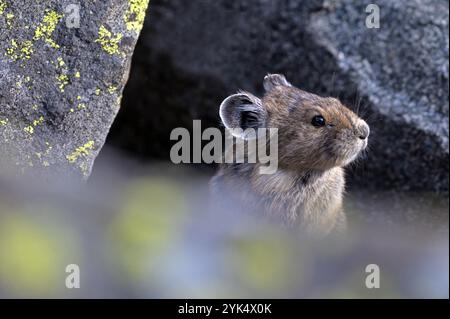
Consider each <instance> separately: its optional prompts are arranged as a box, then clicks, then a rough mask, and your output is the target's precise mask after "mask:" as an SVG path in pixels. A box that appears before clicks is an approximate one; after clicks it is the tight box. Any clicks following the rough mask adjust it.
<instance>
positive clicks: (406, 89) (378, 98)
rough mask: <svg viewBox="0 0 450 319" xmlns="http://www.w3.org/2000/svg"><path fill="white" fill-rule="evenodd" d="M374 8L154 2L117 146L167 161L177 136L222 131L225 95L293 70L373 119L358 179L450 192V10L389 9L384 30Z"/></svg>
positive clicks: (412, 4) (433, 4) (430, 6)
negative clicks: (194, 129)
mask: <svg viewBox="0 0 450 319" xmlns="http://www.w3.org/2000/svg"><path fill="white" fill-rule="evenodd" d="M367 4H368V3H367ZM367 4H365V3H363V2H355V1H300V0H285V1H263V0H246V1H239V2H237V1H229V0H217V1H200V0H193V1H189V2H186V1H181V0H171V1H164V0H154V2H153V3H152V5H153V6H152V10H151V12H150V15H149V17H148V21H151V23H146V26H145V28H144V31H143V36H142V38H141V40H140V43H139V45H138V48H137V53H136V55H135V59H134V61H135V62H134V64H133V71H132V77H131V78H130V81H129V84H128V86H127V90H126V93H125V98H124V105H125V106H124V108H123V109H122V111H121V112H120V113H119V116H118V121H117V122H116V123H115V125H114V126H113V130H112V136H111V142H112V143H114V144H116V145H120V146H122V147H124V148H126V149H128V150H130V151H133V152H137V153H139V154H141V155H144V156H147V157H154V156H157V157H163V158H167V157H168V154H169V150H170V146H171V144H170V143H169V138H168V137H169V134H170V131H171V129H172V128H174V127H176V126H184V127H190V126H191V125H192V119H193V118H194V119H202V120H203V124H204V126H206V125H212V126H217V125H218V123H219V119H218V117H217V113H218V107H219V104H220V102H221V100H222V99H223V98H224V97H226V96H227V95H228V94H231V93H234V92H235V91H236V90H238V89H245V90H250V91H257V92H261V89H262V85H261V82H262V78H263V76H264V75H265V74H266V73H275V72H281V73H285V74H286V75H287V77H288V79H289V80H290V81H292V82H293V83H295V84H296V85H298V86H299V87H301V88H303V89H305V90H309V91H312V92H315V93H318V94H322V95H333V96H339V97H340V98H341V99H342V100H343V101H344V102H345V103H347V104H348V105H349V106H350V107H354V108H355V109H357V110H359V111H360V113H361V114H362V115H363V116H364V117H365V118H366V119H367V120H368V122H369V124H370V125H371V128H372V135H371V139H370V152H369V154H368V158H367V159H366V160H364V161H362V162H361V163H360V164H358V165H357V166H355V167H353V168H352V169H350V170H349V171H350V174H351V175H352V176H353V177H354V178H353V181H354V182H358V184H363V185H364V186H365V187H383V188H384V187H389V188H404V189H424V190H448V155H449V153H448V152H449V148H448V83H449V78H448V2H446V1H409V0H402V1H388V0H384V1H381V0H380V1H377V4H378V5H379V7H380V13H381V20H380V23H381V28H379V29H368V28H366V26H365V20H366V17H367V15H368V13H366V11H365V9H366V5H367ZM137 114H139V115H138V116H137ZM136 118H138V121H136Z"/></svg>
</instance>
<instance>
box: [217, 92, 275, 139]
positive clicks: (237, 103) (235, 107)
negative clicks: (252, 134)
mask: <svg viewBox="0 0 450 319" xmlns="http://www.w3.org/2000/svg"><path fill="white" fill-rule="evenodd" d="M219 115H220V118H221V119H222V122H223V124H224V125H225V127H226V128H227V129H230V130H231V133H232V134H233V135H234V136H236V137H240V138H247V136H248V134H246V133H245V132H244V131H245V130H247V129H254V130H257V129H258V128H261V127H265V124H266V118H267V112H266V110H265V108H264V107H263V106H262V103H261V100H260V99H259V98H257V97H256V96H254V95H252V94H250V93H247V92H240V93H238V94H233V95H231V96H229V97H227V98H226V99H225V100H224V101H223V102H222V104H221V105H220V110H219Z"/></svg>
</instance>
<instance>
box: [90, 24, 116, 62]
mask: <svg viewBox="0 0 450 319" xmlns="http://www.w3.org/2000/svg"><path fill="white" fill-rule="evenodd" d="M122 37H123V35H122V34H121V33H118V34H116V35H113V34H112V33H111V32H110V31H108V29H106V28H105V26H103V25H102V26H100V28H99V30H98V38H97V40H95V42H98V43H100V45H101V46H102V49H103V50H104V51H105V52H106V53H108V54H111V55H113V54H119V43H120V41H121V40H122Z"/></svg>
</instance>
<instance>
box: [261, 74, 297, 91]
mask: <svg viewBox="0 0 450 319" xmlns="http://www.w3.org/2000/svg"><path fill="white" fill-rule="evenodd" d="M277 86H288V87H289V86H292V84H291V83H289V82H288V81H287V80H286V77H285V76H284V75H282V74H267V75H266V76H265V77H264V89H265V90H266V92H269V91H271V90H273V89H274V88H275V87H277Z"/></svg>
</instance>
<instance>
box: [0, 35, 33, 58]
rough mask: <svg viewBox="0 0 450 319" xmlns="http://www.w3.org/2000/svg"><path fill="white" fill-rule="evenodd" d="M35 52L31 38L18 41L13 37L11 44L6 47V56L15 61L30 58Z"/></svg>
mask: <svg viewBox="0 0 450 319" xmlns="http://www.w3.org/2000/svg"><path fill="white" fill-rule="evenodd" d="M33 52H34V49H33V42H32V41H29V40H27V41H24V42H21V43H18V42H17V41H16V40H14V39H12V40H11V46H10V47H9V48H6V56H7V57H9V58H10V59H11V60H13V61H17V60H29V59H30V58H31V55H32V54H33Z"/></svg>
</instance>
